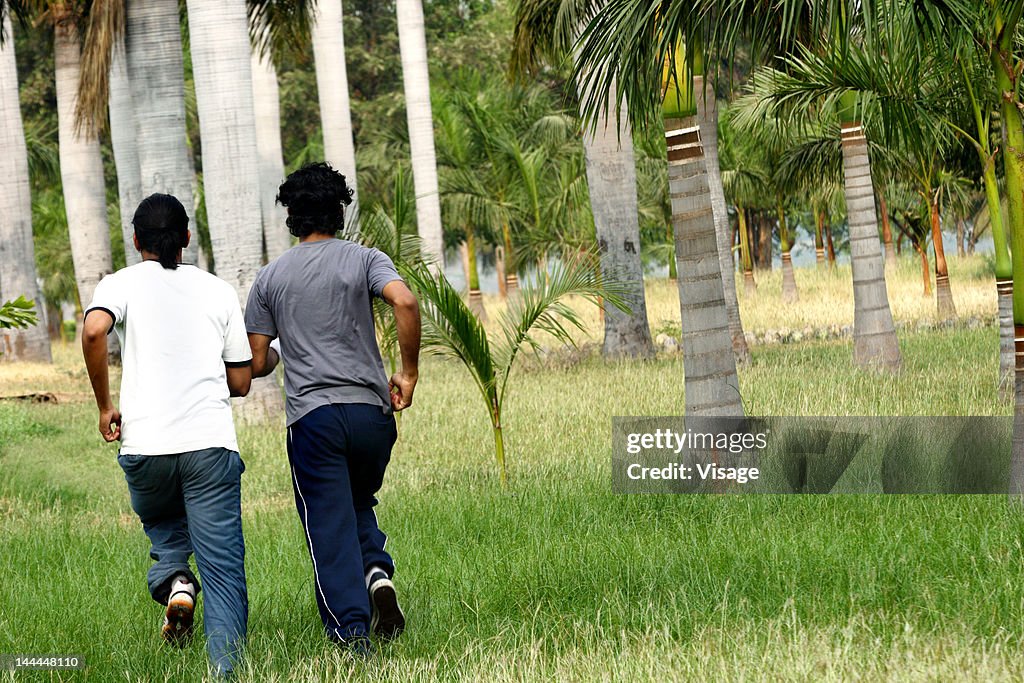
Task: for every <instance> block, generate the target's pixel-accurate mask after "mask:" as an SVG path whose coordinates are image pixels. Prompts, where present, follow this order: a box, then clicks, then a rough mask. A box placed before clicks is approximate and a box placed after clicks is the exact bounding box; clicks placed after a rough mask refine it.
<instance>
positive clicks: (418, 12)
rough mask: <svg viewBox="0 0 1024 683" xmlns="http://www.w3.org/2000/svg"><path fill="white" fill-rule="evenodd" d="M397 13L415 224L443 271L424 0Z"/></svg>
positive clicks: (398, 7) (401, 3)
mask: <svg viewBox="0 0 1024 683" xmlns="http://www.w3.org/2000/svg"><path fill="white" fill-rule="evenodd" d="M395 12H396V13H397V16H398V41H399V46H400V48H401V53H402V81H403V83H404V86H405V114H406V119H407V121H408V125H409V152H410V155H411V157H412V180H413V187H414V188H415V192H416V222H417V226H418V229H419V235H420V238H421V239H422V240H423V249H424V256H425V258H426V260H427V261H428V262H429V263H432V264H433V266H432V267H433V268H435V269H437V270H441V269H443V267H444V232H443V230H442V227H441V200H440V197H439V196H438V190H437V158H436V155H435V152H434V122H433V116H432V114H431V108H430V73H429V71H428V70H427V36H426V29H425V27H424V25H423V4H422V2H421V0H396V2H395Z"/></svg>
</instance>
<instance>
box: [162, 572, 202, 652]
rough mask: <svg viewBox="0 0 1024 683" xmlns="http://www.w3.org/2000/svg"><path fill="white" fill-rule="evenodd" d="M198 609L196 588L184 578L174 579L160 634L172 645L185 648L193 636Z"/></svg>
mask: <svg viewBox="0 0 1024 683" xmlns="http://www.w3.org/2000/svg"><path fill="white" fill-rule="evenodd" d="M195 608H196V589H195V586H193V585H192V583H191V582H190V581H189V580H188V579H187V578H186V577H184V576H180V575H179V576H176V577H174V581H173V582H171V592H170V595H169V596H168V597H167V612H166V614H165V615H164V625H163V628H162V629H161V630H160V634H161V635H162V636H163V638H164V640H166V641H167V642H168V643H171V644H172V645H177V646H179V647H181V646H183V645H184V644H185V643H186V642H187V641H188V639H189V637H190V636H191V635H192V613H193V612H194V611H195Z"/></svg>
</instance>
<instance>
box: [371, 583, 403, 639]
mask: <svg viewBox="0 0 1024 683" xmlns="http://www.w3.org/2000/svg"><path fill="white" fill-rule="evenodd" d="M388 584H390V581H389V582H388ZM388 584H385V585H383V586H377V587H371V589H370V599H371V600H372V601H373V607H374V613H373V620H372V623H371V624H370V630H371V631H373V633H374V635H376V636H377V637H378V638H381V639H383V640H391V639H392V638H395V637H397V636H398V635H399V634H400V633H401V632H402V631H404V630H405V615H404V614H402V608H401V607H399V606H398V595H397V594H396V593H395V588H394V586H391V585H388Z"/></svg>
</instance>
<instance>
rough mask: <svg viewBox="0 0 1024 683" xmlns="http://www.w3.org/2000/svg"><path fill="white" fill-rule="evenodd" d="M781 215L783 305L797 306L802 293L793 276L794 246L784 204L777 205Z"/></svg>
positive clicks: (780, 248)
mask: <svg viewBox="0 0 1024 683" xmlns="http://www.w3.org/2000/svg"><path fill="white" fill-rule="evenodd" d="M776 206H777V209H776V210H777V211H778V214H779V250H780V251H781V252H782V303H784V304H795V303H796V302H797V301H799V300H800V293H799V292H798V291H797V289H796V277H795V276H794V275H793V257H792V256H791V255H790V253H789V252H790V250H791V249H792V248H793V245H792V244H790V243H789V225H788V224H787V223H786V209H785V208H783V206H782V202H778V203H777V204H776Z"/></svg>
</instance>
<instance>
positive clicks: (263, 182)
mask: <svg viewBox="0 0 1024 683" xmlns="http://www.w3.org/2000/svg"><path fill="white" fill-rule="evenodd" d="M325 4H328V3H325ZM251 68H252V96H253V106H254V109H255V112H256V153H257V154H258V155H259V164H260V166H259V175H260V213H261V215H262V217H263V222H262V225H263V246H264V248H265V250H266V254H267V260H268V261H269V260H273V259H275V258H277V257H278V256H280V255H281V254H283V253H284V252H285V251H287V250H288V248H289V247H291V246H292V239H291V235H290V234H289V233H288V228H287V226H286V225H285V210H284V207H283V206H281V205H280V204H278V203H277V190H278V187H280V185H281V183H282V182H284V154H283V152H282V151H281V103H280V99H279V97H278V86H277V71H276V70H275V69H274V64H273V62H272V61H271V60H270V55H269V54H266V55H263V56H262V57H261V56H260V55H259V54H258V53H257V52H253V53H252V59H251ZM353 182H354V180H353Z"/></svg>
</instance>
